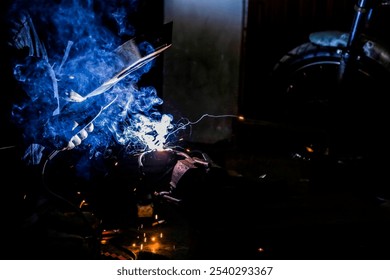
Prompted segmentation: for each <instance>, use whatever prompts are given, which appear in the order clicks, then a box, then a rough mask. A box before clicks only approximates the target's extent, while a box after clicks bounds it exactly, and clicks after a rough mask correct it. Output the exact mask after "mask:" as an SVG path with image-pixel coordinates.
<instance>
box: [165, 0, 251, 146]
mask: <svg viewBox="0 0 390 280" xmlns="http://www.w3.org/2000/svg"><path fill="white" fill-rule="evenodd" d="M245 1H246V0H213V1H210V0H165V2H164V21H165V22H169V21H173V38H172V40H173V44H172V47H171V48H170V49H168V50H167V51H165V53H164V73H163V80H164V85H163V99H164V104H163V110H164V111H165V112H167V113H171V114H173V115H174V118H175V120H179V119H180V118H184V119H186V118H188V119H189V120H190V121H196V120H197V119H199V118H200V117H201V116H202V115H203V114H211V115H225V114H229V115H230V114H236V113H237V109H238V108H237V106H238V103H237V98H238V94H239V83H240V77H239V75H240V57H241V40H242V31H243V26H244V14H245V13H244V9H245V4H244V3H245ZM232 121H233V119H232V118H231V117H219V118H212V117H205V118H203V119H202V120H201V121H200V122H199V123H197V124H195V125H192V127H191V130H187V132H188V133H190V134H187V135H186V137H187V139H186V140H189V141H192V142H200V143H214V142H217V141H219V140H222V139H226V138H229V137H230V136H231V134H232Z"/></svg>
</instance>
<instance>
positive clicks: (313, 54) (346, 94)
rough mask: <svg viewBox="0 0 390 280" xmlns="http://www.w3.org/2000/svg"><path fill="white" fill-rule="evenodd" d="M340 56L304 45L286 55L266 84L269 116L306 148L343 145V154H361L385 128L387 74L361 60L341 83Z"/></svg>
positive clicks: (334, 51) (338, 49)
mask: <svg viewBox="0 0 390 280" xmlns="http://www.w3.org/2000/svg"><path fill="white" fill-rule="evenodd" d="M343 51H344V50H343V49H342V47H330V46H320V45H316V44H314V43H312V42H306V43H303V44H301V45H299V46H297V47H295V48H294V49H292V50H290V51H289V52H288V53H287V54H286V55H284V56H283V57H282V58H281V59H280V60H279V61H278V62H277V63H276V65H275V66H274V68H273V70H272V72H271V77H270V79H269V81H270V85H269V88H270V89H271V91H270V92H271V94H272V97H270V98H269V100H270V105H269V108H272V113H271V114H270V115H271V118H272V119H273V121H277V122H279V123H282V124H284V125H286V127H289V128H291V130H292V131H294V130H295V131H300V132H302V133H301V134H302V135H301V139H299V141H302V142H305V143H303V144H305V145H307V144H309V143H314V142H315V143H316V145H317V146H321V150H322V151H324V150H328V148H329V145H331V143H338V144H340V143H342V142H343V143H342V144H340V145H339V146H341V147H343V148H341V149H344V148H345V147H346V146H348V147H349V149H350V150H351V151H349V152H352V153H364V152H365V150H366V149H367V148H368V149H369V147H367V145H368V146H369V145H372V144H373V143H374V142H375V141H372V139H369V138H376V137H381V136H380V135H379V134H381V131H382V130H383V127H384V125H385V124H386V122H385V120H386V117H387V116H386V112H387V111H388V110H387V109H386V102H385V98H386V92H387V91H388V90H389V84H388V81H389V77H390V74H389V72H388V70H386V69H385V68H384V67H383V66H382V65H380V64H379V63H378V62H377V61H375V60H373V59H371V58H369V57H366V56H364V55H360V56H358V59H357V61H356V64H354V66H355V67H354V68H353V71H352V72H351V75H350V76H349V77H350V78H349V79H348V80H345V81H340V79H339V78H338V77H339V69H340V58H341V55H342V53H343ZM298 134H299V132H298ZM367 139H369V141H366V140H367ZM366 142H368V143H366ZM349 152H347V153H349Z"/></svg>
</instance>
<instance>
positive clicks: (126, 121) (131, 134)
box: [13, 0, 173, 157]
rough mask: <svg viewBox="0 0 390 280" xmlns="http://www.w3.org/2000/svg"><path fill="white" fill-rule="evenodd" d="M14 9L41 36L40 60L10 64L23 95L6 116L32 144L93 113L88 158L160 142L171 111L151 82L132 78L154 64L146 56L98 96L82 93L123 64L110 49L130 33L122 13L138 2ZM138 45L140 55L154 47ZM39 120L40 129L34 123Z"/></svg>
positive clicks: (88, 0)
mask: <svg viewBox="0 0 390 280" xmlns="http://www.w3.org/2000/svg"><path fill="white" fill-rule="evenodd" d="M26 3H27V4H26ZM13 8H14V10H15V11H17V10H23V9H26V10H28V12H29V14H30V15H31V19H32V20H33V21H34V27H35V31H36V33H37V35H38V37H39V38H40V39H41V42H42V46H41V48H39V50H40V52H41V54H40V60H39V62H37V60H32V59H26V60H23V61H20V62H19V63H17V64H16V65H15V71H14V74H15V77H16V79H17V80H18V81H19V82H20V83H21V84H22V86H23V89H24V90H25V91H26V92H27V94H28V95H29V97H30V99H29V100H28V102H26V103H18V104H15V106H14V110H13V119H14V121H15V122H16V123H17V124H19V125H20V126H22V127H23V128H24V133H25V135H26V137H27V138H28V137H30V136H29V135H32V136H31V138H32V139H34V140H35V141H36V142H37V143H40V142H41V141H40V139H39V137H43V138H45V139H46V140H47V139H49V140H54V136H53V137H52V135H55V134H56V133H58V131H63V135H65V136H66V137H70V136H71V135H72V134H71V132H72V130H69V128H68V127H67V125H70V124H71V123H73V122H77V123H78V124H80V126H81V124H84V122H85V123H87V122H88V121H90V120H91V118H93V117H94V116H97V115H98V117H97V118H96V119H94V120H93V121H94V127H95V129H94V131H93V132H92V133H91V134H90V135H89V136H88V138H87V139H85V140H84V144H85V145H88V147H89V149H90V156H91V157H92V156H93V155H94V154H95V153H96V152H97V151H101V150H102V149H105V148H107V147H109V146H112V145H121V146H124V147H126V150H127V151H129V152H134V153H137V152H142V151H145V150H149V149H158V148H162V147H163V146H164V144H165V142H166V138H165V137H166V135H168V133H169V131H170V130H172V129H173V125H172V124H171V121H172V116H171V115H168V114H161V113H160V112H159V111H158V107H159V106H160V105H161V104H162V103H163V101H162V99H161V98H160V97H159V96H158V94H157V92H156V89H155V88H154V87H139V86H138V85H137V82H138V81H139V80H140V78H141V76H142V75H143V74H144V73H146V72H148V71H149V70H150V69H151V67H153V63H154V61H153V60H151V61H150V62H148V63H147V64H145V65H144V66H143V67H142V68H140V69H138V70H136V71H134V72H132V73H130V74H129V75H128V76H126V78H125V79H123V80H121V81H120V82H118V83H116V84H115V85H113V86H112V87H110V88H109V89H108V90H107V91H105V92H104V93H102V94H100V95H99V96H94V97H91V98H88V99H85V96H86V95H88V94H89V93H91V92H93V91H94V90H95V89H96V88H99V86H101V85H102V84H104V83H105V81H107V80H109V79H110V78H111V77H112V76H114V75H115V74H116V73H117V72H118V69H120V68H121V67H122V66H123V65H121V63H122V61H121V60H120V58H118V56H117V55H116V53H115V50H116V49H117V48H118V46H120V45H121V44H122V43H123V42H124V41H126V40H128V39H129V38H131V37H133V36H134V35H135V29H134V27H133V26H132V25H131V24H130V22H129V13H130V12H131V13H135V12H136V11H137V1H134V0H126V1H125V0H122V1H121V0H117V1H104V0H101V1H93V0H84V1H83V0H57V1H52V2H50V1H20V0H16V1H14V7H13ZM138 50H139V52H140V53H141V55H145V54H148V53H150V52H152V51H153V46H152V45H151V44H149V43H148V42H146V41H145V42H140V43H139V44H138ZM53 100H55V102H54V101H53ZM53 104H54V105H56V108H54V107H53V106H54V105H53ZM108 105H109V106H108ZM52 107H53V108H52ZM39 108H46V109H47V108H52V109H53V110H50V114H51V115H48V114H49V113H47V114H38V113H37V112H38V111H39V112H40V109H39ZM101 108H104V110H103V111H99V110H100V109H101ZM46 109H45V110H46ZM97 113H98V114H97ZM41 118H43V119H50V120H49V121H47V120H43V119H41ZM41 124H44V125H43V127H44V128H43V129H42V130H40V129H36V125H41ZM51 137H52V138H51ZM42 142H44V141H42ZM29 151H31V149H30V150H29Z"/></svg>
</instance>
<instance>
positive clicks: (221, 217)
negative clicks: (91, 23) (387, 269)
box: [0, 0, 390, 260]
mask: <svg viewBox="0 0 390 280" xmlns="http://www.w3.org/2000/svg"><path fill="white" fill-rule="evenodd" d="M11 2H12V1H11ZM55 2H56V4H60V3H61V2H64V3H66V2H67V1H55ZM75 2H78V1H75ZM97 2H98V3H99V1H97ZM103 2H104V1H103ZM109 2H111V1H109ZM124 2H131V3H133V2H134V3H135V2H136V4H134V3H133V4H134V6H136V7H137V8H134V10H131V12H130V8H129V7H130V6H126V5H125V7H126V8H127V9H128V10H127V12H128V15H127V16H128V18H127V20H128V21H129V25H130V26H132V27H134V30H135V31H133V33H132V34H125V35H123V33H122V35H121V37H120V38H119V41H121V40H122V42H123V41H124V40H125V39H128V38H130V37H131V36H134V35H136V36H140V35H144V34H154V33H153V32H156V31H157V30H160V29H161V26H163V25H164V24H165V26H168V24H170V23H172V26H171V28H172V30H171V32H172V33H171V34H170V35H171V38H169V39H170V40H171V43H172V44H171V46H170V47H169V48H167V49H166V50H164V52H162V53H161V54H159V55H158V56H157V57H156V58H154V60H153V62H154V64H153V67H151V68H150V70H149V71H145V73H144V74H143V75H142V77H139V78H133V79H135V81H136V84H137V85H139V87H140V88H143V87H146V88H147V87H148V86H151V87H153V88H155V89H156V93H157V96H158V97H159V98H160V99H161V100H162V101H163V102H161V103H158V102H157V103H156V104H157V107H158V111H159V112H161V114H164V116H165V114H169V115H172V118H173V121H172V122H173V123H174V124H175V125H176V129H174V131H175V132H178V133H177V136H176V135H175V140H172V139H171V140H170V142H168V143H167V145H166V147H165V149H164V150H163V151H160V150H154V149H150V150H145V151H143V152H141V153H128V149H131V148H139V143H136V144H133V143H131V144H129V145H128V146H127V144H126V148H123V145H121V143H120V141H118V142H119V145H114V146H110V147H109V148H106V149H104V151H103V152H102V151H101V150H99V149H98V150H96V151H95V150H94V155H96V154H97V153H99V155H102V156H101V157H100V158H99V161H96V162H93V163H92V164H91V166H92V167H90V166H88V168H89V169H88V172H84V170H85V169H81V168H84V167H85V166H84V165H83V164H84V163H83V162H84V161H83V160H84V159H85V158H88V157H89V158H91V157H92V156H91V153H90V149H91V146H92V140H90V142H88V140H89V139H94V138H93V134H94V132H96V133H98V132H100V130H99V126H98V124H100V122H98V121H99V120H98V119H96V121H97V122H96V125H95V129H94V131H92V132H90V134H89V135H88V137H87V138H86V140H85V142H84V143H86V144H84V145H83V144H81V145H80V146H78V147H75V148H74V149H71V150H67V151H65V152H59V153H53V154H51V155H50V156H49V159H48V160H46V162H45V164H44V165H43V166H40V167H39V169H38V171H37V170H33V172H37V174H35V173H34V174H33V175H31V174H30V172H31V170H29V169H24V168H19V167H20V166H19V163H15V162H11V161H10V160H9V159H10V158H12V159H14V155H15V154H16V155H17V156H19V155H20V154H21V151H20V150H18V149H17V148H15V147H14V146H13V145H12V144H10V143H9V142H7V139H3V140H2V142H1V145H2V148H1V150H0V154H1V157H2V167H1V168H2V173H1V174H2V176H3V177H4V178H8V179H7V180H5V181H4V182H3V183H2V186H3V189H5V192H4V195H5V198H4V199H3V200H4V203H3V206H5V207H4V209H2V217H4V218H5V219H2V220H3V225H2V229H1V231H2V233H3V234H4V237H3V236H2V237H3V238H2V240H5V241H4V242H3V245H2V246H3V250H2V252H3V253H2V257H1V258H2V259H103V260H106V259H109V260H111V259H122V260H123V259H125V260H137V259H140V260H142V259H171V260H176V259H177V260H183V259H202V260H207V259H232V260H234V259H239V260H243V259H272V260H274V259H277V260H279V259H293V260H302V259H320V260H323V259H331V260H339V259H353V260H354V259H368V260H371V259H389V252H390V240H389V238H388V236H389V233H390V232H389V228H390V227H389V226H388V225H389V223H390V200H389V199H390V191H389V189H388V188H389V185H388V176H387V174H388V165H389V164H388V158H389V148H388V147H389V146H388V145H389V141H387V140H388V136H387V126H388V123H387V120H388V116H387V114H388V109H387V106H386V102H385V97H386V95H385V94H386V93H387V91H388V90H389V85H388V77H389V75H390V67H389V65H390V58H389V57H390V56H387V55H388V54H390V49H386V47H385V46H387V45H389V43H390V42H389V38H388V33H387V27H389V22H388V18H389V17H388V13H389V12H390V10H389V4H390V3H389V2H388V1H364V0H363V1H361V0H360V1H359V0H240V1H237V0H218V1H203V0H202V1H188V0H158V1H155V0H138V1H112V3H111V4H112V5H110V7H111V8H112V7H114V8H113V11H117V9H116V8H118V7H117V6H115V5H120V4H122V5H123V3H124ZM210 2H212V3H210ZM15 3H17V2H15ZM356 5H357V6H359V5H360V7H362V6H364V5H367V6H364V9H363V8H362V9H356V8H354V7H355V6H356ZM97 7H98V8H99V7H100V6H97ZM131 7H133V6H131ZM369 8H372V10H373V12H372V15H371V18H370V19H371V21H370V25H369V26H368V28H367V29H365V30H364V32H363V35H361V34H360V33H359V34H358V37H359V38H360V37H361V38H363V39H362V42H363V43H362V44H359V43H358V44H357V45H355V46H354V47H356V46H357V47H356V49H355V48H351V49H350V52H349V49H347V48H346V46H345V45H343V44H346V43H347V42H348V38H351V37H352V36H351V34H350V35H349V36H350V37H348V38H347V39H346V40H345V38H344V39H340V37H337V38H336V39H335V40H334V41H332V42H328V41H326V42H325V43H324V42H320V41H319V40H318V41H311V43H309V38H314V37H310V34H314V33H315V32H322V31H332V32H334V31H337V32H338V31H340V32H345V33H347V34H348V32H349V31H350V30H351V29H352V26H353V24H352V20H353V19H354V16H355V15H356V14H355V12H356V11H357V12H358V14H359V15H361V14H360V13H362V14H363V15H366V14H365V12H366V10H369ZM99 11H100V10H99ZM109 11H110V10H105V12H109ZM110 19H111V18H109V17H108V18H107V20H104V18H103V22H104V23H105V24H107V25H110V24H112V22H111V21H110ZM114 30H116V29H115V28H114ZM359 31H360V30H359ZM332 32H328V33H327V34H338V35H337V36H339V34H341V33H332ZM2 34H3V33H2ZM315 34H319V33H315ZM321 34H322V33H321ZM145 38H149V37H147V36H146V37H145ZM324 38H325V39H324ZM329 38H333V37H321V39H324V40H329ZM367 38H368V39H367ZM312 40H316V39H312ZM343 40H344V41H343ZM116 42H117V41H115V43H116ZM159 42H160V41H159ZM359 42H360V41H359ZM307 43H309V44H310V45H307ZM333 44H334V45H333ZM298 46H301V47H298ZM308 46H310V48H309V47H308ZM372 46H373V47H372ZM296 47H298V48H296ZM389 47H390V45H389ZM346 49H347V50H348V57H347V58H346V57H342V58H343V59H345V60H343V62H344V61H348V62H349V61H352V62H351V63H350V64H348V65H352V66H351V67H348V68H347V66H346V69H347V70H349V71H347V70H346V71H345V72H343V73H344V76H343V78H344V79H343V80H342V82H340V81H339V80H337V77H338V76H337V77H336V74H338V73H340V72H337V73H336V71H339V69H341V66H340V65H342V63H341V62H340V60H339V59H340V57H341V54H342V53H343V50H346ZM362 50H364V52H362ZM49 51H50V50H49ZM4 53H5V51H2V54H4ZM6 55H8V54H6ZM304 55H306V56H304ZM350 57H352V59H351V60H349V58H350ZM366 57H367V59H366ZM354 58H356V60H353V59H354ZM289 63H290V64H289ZM3 65H4V64H3V63H2V67H3ZM53 68H55V67H53ZM355 70H357V71H355ZM131 75H132V74H130V76H131ZM344 81H346V82H345V83H344ZM2 82H4V83H6V82H7V81H5V80H3V79H2ZM60 82H61V80H59V83H60ZM119 84H120V83H118V85H119ZM114 89H116V88H115V87H114ZM4 98H5V97H2V103H3V104H6V103H8V100H6V102H4V100H5V99H4ZM140 98H142V97H140ZM116 100H117V99H114V101H116ZM135 100H138V99H135ZM134 102H135V101H134ZM142 102H144V103H146V102H147V101H142V100H141V103H142ZM91 104H92V105H91V106H93V105H95V103H91ZM112 104H115V103H112ZM110 105H111V103H110ZM87 106H89V105H87ZM87 109H88V110H91V111H92V107H87ZM2 110H3V112H5V113H2V121H3V118H4V119H7V116H8V115H7V114H6V113H8V111H6V109H4V108H3V107H2ZM102 110H106V108H105V107H104V109H102ZM150 111H151V112H152V110H150ZM153 112H154V111H153ZM154 113H155V112H154ZM103 114H104V111H103V113H102V115H103ZM98 116H101V115H100V113H99V115H98ZM94 120H95V119H94ZM131 120H133V121H135V120H134V119H131ZM102 123H103V122H102ZM83 124H84V123H83ZM2 126H3V124H2ZM3 129H4V130H5V131H6V129H7V127H6V126H4V127H3ZM169 135H171V134H169ZM172 135H173V133H172ZM4 138H6V137H4ZM10 138H12V137H10ZM119 139H122V138H120V137H119ZM10 147H11V148H10ZM86 155H88V156H86ZM101 159H103V160H101ZM102 164H103V165H104V167H103V166H102ZM15 168H18V169H17V170H15ZM79 168H80V169H79ZM25 170H26V171H25ZM91 170H93V171H91ZM24 171H25V172H26V173H23V172H24ZM11 174H12V175H11ZM19 175H20V176H19ZM24 176H25V178H30V177H29V176H32V177H31V178H33V179H36V181H35V182H34V183H31V182H30V181H23V179H22V178H23V177H24ZM17 177H22V178H21V180H22V181H20V180H19V178H17ZM10 180H11V181H10ZM21 182H23V183H21ZM15 186H21V187H20V190H19V187H18V189H17V190H16V193H17V196H18V198H19V196H21V197H23V199H22V202H21V203H20V202H19V201H17V202H14V201H12V200H11V199H7V197H8V192H10V193H12V195H14V191H13V190H8V189H11V188H14V187H15ZM41 195H43V198H42V197H41ZM12 197H14V196H12ZM18 198H17V199H18ZM40 199H41V200H40ZM30 200H31V201H32V202H31V201H30ZM42 201H43V202H42ZM41 202H42V203H41ZM18 203H20V205H19V204H18ZM15 205H16V206H17V207H20V208H19V209H15ZM31 205H33V206H31ZM31 207H32V208H31ZM24 211H27V213H28V214H26V216H27V218H26V217H24V216H23V215H19V213H24ZM20 216H22V217H23V218H26V219H27V222H26V221H24V222H22V223H21V224H19V220H17V219H20ZM25 223H26V224H28V226H26V225H25Z"/></svg>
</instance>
